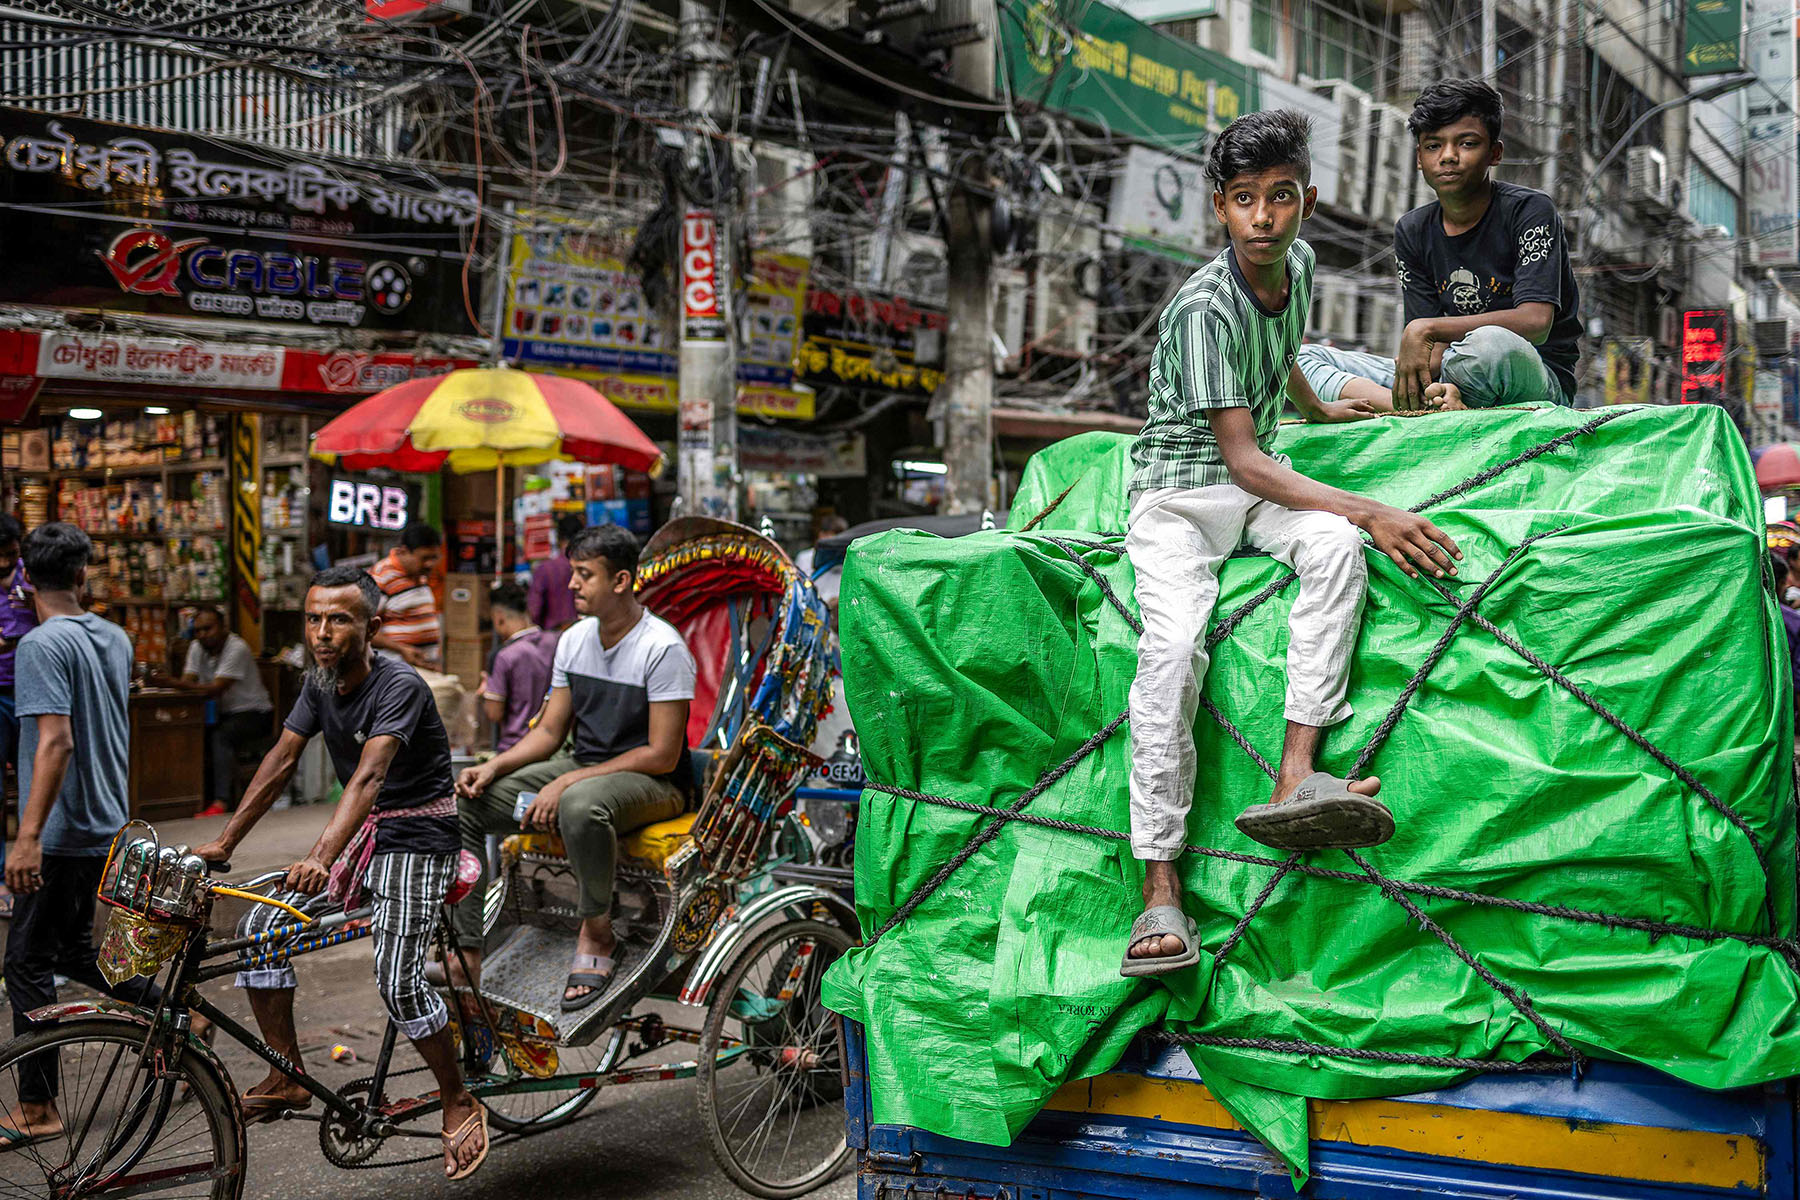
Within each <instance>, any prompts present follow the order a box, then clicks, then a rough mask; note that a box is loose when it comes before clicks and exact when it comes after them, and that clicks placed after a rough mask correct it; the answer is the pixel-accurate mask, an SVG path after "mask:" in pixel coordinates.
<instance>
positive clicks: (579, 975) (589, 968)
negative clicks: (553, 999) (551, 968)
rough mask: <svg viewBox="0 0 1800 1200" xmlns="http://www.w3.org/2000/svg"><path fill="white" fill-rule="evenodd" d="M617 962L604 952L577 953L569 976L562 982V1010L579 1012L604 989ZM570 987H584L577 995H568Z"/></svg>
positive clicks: (596, 998)
mask: <svg viewBox="0 0 1800 1200" xmlns="http://www.w3.org/2000/svg"><path fill="white" fill-rule="evenodd" d="M617 970H618V964H617V963H615V962H614V961H613V960H612V959H610V958H608V957H607V956H606V955H604V954H577V955H576V956H575V964H574V968H573V969H572V970H571V971H570V972H569V978H568V979H567V980H565V981H564V982H563V997H562V1010H563V1011H564V1012H580V1011H581V1010H582V1009H584V1008H586V1007H587V1006H588V1005H590V1004H592V1003H593V1002H594V1001H596V1000H598V999H599V998H600V996H601V994H602V993H603V992H605V991H606V986H607V984H609V983H611V982H612V977H613V972H615V971H617ZM570 988H586V989H587V991H585V992H583V993H581V995H579V996H571V995H569V989H570Z"/></svg>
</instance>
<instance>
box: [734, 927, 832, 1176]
mask: <svg viewBox="0 0 1800 1200" xmlns="http://www.w3.org/2000/svg"><path fill="white" fill-rule="evenodd" d="M851 944H852V943H851V939H850V935H849V934H847V933H845V932H844V931H843V930H842V929H840V928H838V927H837V926H836V925H829V924H826V923H825V922H823V921H794V922H790V923H788V924H784V925H777V926H775V927H774V928H772V929H770V930H768V931H766V932H765V933H763V934H762V936H760V937H758V938H756V939H755V940H754V941H752V942H751V943H750V945H749V946H748V947H747V948H746V949H745V950H743V951H742V952H741V953H739V955H738V956H737V958H736V959H734V960H733V961H732V964H731V966H730V967H729V968H727V969H726V971H725V974H724V976H723V978H721V979H720V981H719V983H718V985H717V987H716V989H715V991H714V993H713V997H714V998H713V1003H712V1004H711V1006H710V1007H709V1008H708V1009H707V1013H706V1025H705V1027H704V1029H703V1030H702V1035H701V1039H700V1070H699V1080H698V1082H699V1102H700V1118H701V1121H702V1123H703V1124H705V1126H706V1130H707V1133H708V1135H709V1136H710V1140H711V1143H712V1153H713V1158H714V1159H715V1160H716V1161H717V1162H718V1164H719V1166H720V1168H721V1169H722V1170H723V1171H724V1172H725V1174H726V1175H728V1176H730V1177H731V1179H732V1181H733V1182H734V1183H736V1184H737V1185H738V1186H739V1187H741V1188H743V1189H744V1190H745V1191H747V1192H749V1193H751V1194H752V1195H756V1196H762V1197H765V1198H766V1200H785V1198H786V1197H791V1196H801V1195H805V1194H806V1193H807V1192H810V1191H812V1190H813V1189H814V1188H816V1187H818V1186H819V1185H820V1184H822V1183H824V1182H825V1181H826V1180H828V1179H830V1178H831V1177H832V1176H833V1175H835V1174H837V1173H838V1172H839V1171H841V1170H843V1168H844V1165H845V1164H846V1163H847V1162H848V1161H849V1159H850V1148H849V1146H848V1145H846V1144H845V1141H844V1110H843V1106H842V1104H841V1103H840V1101H841V1100H842V1098H843V1082H842V1079H843V1076H842V1064H843V1050H842V1047H841V1046H840V1045H839V1041H838V1027H837V1018H836V1017H835V1016H833V1015H832V1014H831V1013H830V1012H829V1011H827V1010H826V1008H825V1007H824V1005H823V1004H821V1003H820V1000H819V984H820V981H821V980H822V979H823V978H824V975H825V969H826V968H827V967H829V966H830V965H831V964H832V963H834V962H836V961H837V960H838V958H839V957H840V956H841V955H842V954H843V953H844V951H846V950H848V949H849V948H850V946H851ZM727 1039H736V1040H737V1042H739V1043H740V1045H738V1046H736V1047H734V1048H731V1049H723V1050H722V1049H721V1047H723V1046H724V1045H725V1044H726V1042H727Z"/></svg>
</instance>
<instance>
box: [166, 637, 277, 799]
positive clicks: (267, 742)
mask: <svg viewBox="0 0 1800 1200" xmlns="http://www.w3.org/2000/svg"><path fill="white" fill-rule="evenodd" d="M151 682H152V683H154V684H156V685H157V686H158V687H171V688H179V689H180V690H182V691H186V692H193V693H195V694H197V695H201V696H204V697H206V698H207V699H208V700H211V701H212V702H213V704H214V706H215V707H216V708H217V710H218V714H219V719H218V721H217V722H216V723H214V725H213V727H212V733H211V734H210V735H209V744H208V760H209V761H210V763H211V765H212V803H211V804H209V805H207V806H206V807H205V808H203V809H201V810H200V815H201V816H203V817H216V816H218V815H220V814H221V813H224V812H227V811H229V810H231V809H233V808H236V807H237V795H236V788H235V786H234V785H235V784H236V781H237V765H238V762H239V760H240V759H259V758H261V757H262V756H263V755H264V754H266V753H268V750H269V747H270V746H271V745H272V744H273V743H274V741H275V704H274V702H273V701H271V700H270V699H269V689H268V688H266V687H264V686H263V681H262V674H261V672H259V671H258V670H257V669H256V656H255V655H254V654H252V653H251V651H250V643H249V642H246V641H245V640H244V639H243V638H241V637H239V636H238V635H237V634H235V633H232V632H231V631H230V630H229V629H227V628H226V626H225V617H224V615H223V614H222V613H220V612H219V610H218V609H216V608H214V607H212V606H211V605H207V606H206V607H204V608H202V609H200V610H199V611H198V612H197V613H195V614H194V640H193V641H192V642H190V643H189V644H188V651H187V665H186V666H184V667H183V668H182V673H181V678H180V679H174V678H170V677H169V676H166V675H161V676H153V677H152V678H151Z"/></svg>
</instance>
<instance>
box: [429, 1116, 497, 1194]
mask: <svg viewBox="0 0 1800 1200" xmlns="http://www.w3.org/2000/svg"><path fill="white" fill-rule="evenodd" d="M477 1132H479V1133H480V1134H481V1153H480V1154H477V1155H476V1156H475V1161H473V1162H471V1163H470V1164H469V1165H468V1166H466V1167H459V1166H457V1165H456V1161H457V1159H459V1158H461V1157H462V1149H463V1145H464V1144H465V1143H466V1142H467V1141H468V1140H469V1138H470V1137H471V1136H473V1135H474V1134H475V1133H477ZM438 1136H440V1137H442V1138H443V1139H444V1177H445V1178H446V1179H448V1180H450V1182H452V1183H455V1182H456V1181H457V1180H458V1179H467V1178H468V1177H469V1176H471V1175H473V1174H474V1173H475V1168H477V1167H479V1166H480V1165H481V1164H482V1163H484V1162H486V1161H487V1156H488V1147H489V1142H488V1127H487V1109H485V1108H483V1107H482V1106H481V1104H480V1102H477V1103H476V1105H475V1111H474V1112H472V1113H470V1114H469V1117H468V1119H467V1120H466V1121H464V1122H463V1123H462V1124H461V1125H458V1126H457V1127H456V1128H455V1129H454V1130H453V1131H452V1132H450V1133H445V1134H440V1135H438Z"/></svg>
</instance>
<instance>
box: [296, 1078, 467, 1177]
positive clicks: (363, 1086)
mask: <svg viewBox="0 0 1800 1200" xmlns="http://www.w3.org/2000/svg"><path fill="white" fill-rule="evenodd" d="M429 1069H430V1068H429V1067H413V1068H412V1069H410V1070H406V1071H395V1072H393V1073H392V1074H390V1075H389V1076H388V1078H389V1079H404V1078H405V1077H406V1076H408V1075H417V1074H419V1073H420V1072H422V1071H426V1070H429ZM374 1087H375V1077H374V1076H373V1075H369V1076H365V1077H364V1078H362V1079H357V1080H353V1081H352V1082H350V1083H349V1084H347V1085H345V1086H344V1087H342V1088H339V1089H338V1094H339V1095H341V1096H342V1095H355V1094H356V1093H357V1092H369V1091H373V1090H374ZM324 1120H325V1121H326V1122H329V1121H330V1120H331V1114H330V1113H329V1112H328V1113H326V1114H325V1117H324ZM324 1130H325V1125H321V1126H320V1147H319V1149H320V1151H321V1152H322V1153H324V1154H325V1157H326V1159H328V1160H330V1159H331V1154H330V1153H329V1152H327V1151H325V1148H324V1138H323V1135H324ZM382 1140H383V1141H385V1140H386V1139H385V1138H384V1139H382ZM371 1153H372V1154H376V1153H380V1151H379V1149H377V1150H375V1151H372V1152H371ZM443 1161H444V1153H443V1151H441V1150H440V1151H438V1152H437V1153H436V1154H421V1155H420V1156H419V1157H417V1158H401V1159H396V1160H394V1161H393V1162H359V1163H346V1162H337V1161H335V1160H333V1161H332V1163H331V1165H332V1166H334V1167H336V1168H337V1169H338V1170H340V1171H378V1170H381V1169H383V1168H386V1167H416V1166H418V1165H419V1164H420V1163H428V1162H443Z"/></svg>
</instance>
